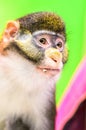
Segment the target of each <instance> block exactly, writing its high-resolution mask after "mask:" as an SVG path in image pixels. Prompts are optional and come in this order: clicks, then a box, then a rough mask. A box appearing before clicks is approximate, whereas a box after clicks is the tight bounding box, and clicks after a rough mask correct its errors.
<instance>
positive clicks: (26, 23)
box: [18, 12, 65, 35]
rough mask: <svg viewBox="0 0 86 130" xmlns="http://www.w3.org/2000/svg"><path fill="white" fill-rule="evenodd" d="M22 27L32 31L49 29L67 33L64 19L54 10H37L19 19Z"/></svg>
mask: <svg viewBox="0 0 86 130" xmlns="http://www.w3.org/2000/svg"><path fill="white" fill-rule="evenodd" d="M18 20H19V22H20V28H25V29H28V30H29V31H30V32H31V33H33V32H34V31H36V30H49V31H54V32H56V33H58V32H59V33H62V34H63V35H65V24H64V22H63V20H62V19H61V18H60V17H59V16H58V15H56V14H54V13H52V12H36V13H32V14H29V15H27V16H24V17H22V18H19V19H18Z"/></svg>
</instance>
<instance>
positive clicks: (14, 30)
mask: <svg viewBox="0 0 86 130" xmlns="http://www.w3.org/2000/svg"><path fill="white" fill-rule="evenodd" d="M12 48H15V49H13V50H12ZM10 50H12V51H14V50H16V52H17V53H19V54H20V55H22V56H23V57H24V58H26V59H28V61H30V62H31V63H32V64H34V65H35V66H36V69H37V72H38V73H43V75H47V76H51V77H52V76H55V75H58V74H59V73H60V72H61V70H62V67H63V64H64V63H65V62H66V61H67V57H68V51H67V47H66V31H65V24H64V22H63V21H62V19H61V18H60V17H59V16H58V15H56V14H54V13H51V12H38V13H32V14H29V15H27V16H24V17H22V18H19V19H17V20H15V21H10V22H8V24H7V26H6V29H5V31H4V33H3V35H2V40H1V44H0V53H1V54H3V55H7V53H8V52H9V51H10Z"/></svg>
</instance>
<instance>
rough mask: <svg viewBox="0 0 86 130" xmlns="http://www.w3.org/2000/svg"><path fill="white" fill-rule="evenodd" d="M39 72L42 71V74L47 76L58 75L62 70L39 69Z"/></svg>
mask: <svg viewBox="0 0 86 130" xmlns="http://www.w3.org/2000/svg"><path fill="white" fill-rule="evenodd" d="M38 70H40V71H41V72H42V73H44V74H47V75H52V76H54V75H57V74H58V73H60V71H61V70H60V69H58V68H56V69H54V68H46V67H38Z"/></svg>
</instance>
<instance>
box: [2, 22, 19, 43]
mask: <svg viewBox="0 0 86 130" xmlns="http://www.w3.org/2000/svg"><path fill="white" fill-rule="evenodd" d="M19 27H20V26H19V22H18V21H9V22H8V23H7V26H6V28H5V31H4V33H3V36H2V38H3V42H5V43H9V42H10V41H11V40H13V39H14V37H15V36H16V33H17V32H18V30H19Z"/></svg>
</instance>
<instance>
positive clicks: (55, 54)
mask: <svg viewBox="0 0 86 130" xmlns="http://www.w3.org/2000/svg"><path fill="white" fill-rule="evenodd" d="M45 55H46V56H47V57H49V58H50V59H52V60H53V61H54V62H56V63H58V62H60V61H61V60H62V54H61V53H60V52H59V51H58V50H57V49H55V48H49V49H47V50H46V51H45Z"/></svg>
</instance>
